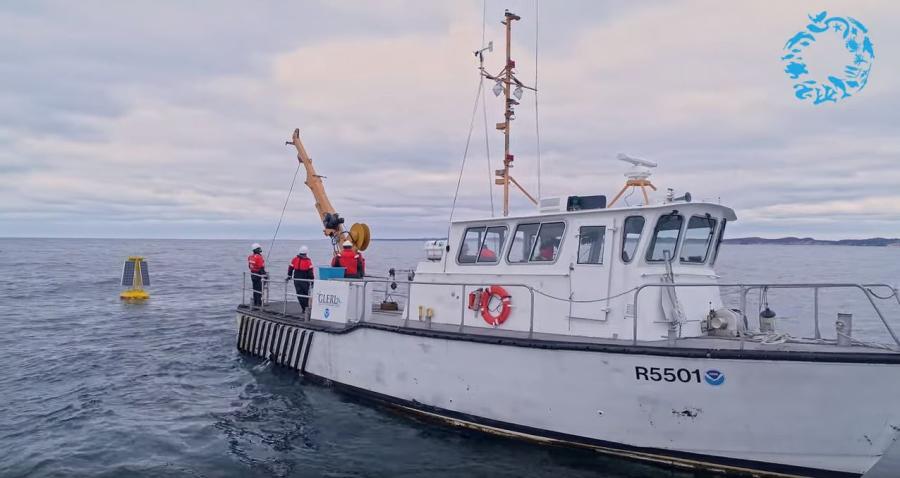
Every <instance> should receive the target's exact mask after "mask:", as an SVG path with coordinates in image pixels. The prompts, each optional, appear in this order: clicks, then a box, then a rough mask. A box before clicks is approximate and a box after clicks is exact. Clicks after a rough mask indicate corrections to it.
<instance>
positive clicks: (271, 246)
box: [265, 161, 300, 263]
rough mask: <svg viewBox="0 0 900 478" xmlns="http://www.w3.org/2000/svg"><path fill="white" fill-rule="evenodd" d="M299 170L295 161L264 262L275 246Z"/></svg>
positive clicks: (267, 260)
mask: <svg viewBox="0 0 900 478" xmlns="http://www.w3.org/2000/svg"><path fill="white" fill-rule="evenodd" d="M299 172H300V162H299V161H297V169H295V170H294V179H291V189H290V190H288V194H287V197H286V198H284V207H282V208H281V216H279V217H278V225H277V226H275V234H273V235H272V242H271V243H270V244H269V252H268V253H266V256H265V258H266V262H267V263H268V262H269V254H271V253H272V249H273V248H274V247H275V238H276V237H278V230H279V229H281V221H282V220H284V211H286V210H287V205H288V202H289V201H290V200H291V193H293V192H294V183H296V182H297V173H299Z"/></svg>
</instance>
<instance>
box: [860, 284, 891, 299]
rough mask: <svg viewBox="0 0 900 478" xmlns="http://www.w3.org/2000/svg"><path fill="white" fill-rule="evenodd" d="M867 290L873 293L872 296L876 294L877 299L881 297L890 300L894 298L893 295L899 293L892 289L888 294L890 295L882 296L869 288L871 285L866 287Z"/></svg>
mask: <svg viewBox="0 0 900 478" xmlns="http://www.w3.org/2000/svg"><path fill="white" fill-rule="evenodd" d="M866 290H867V291H869V294H872V296H874V297H875V298H876V299H881V300H888V299H890V298H892V297H894V296H896V295H897V291H896V290H894V289H892V290H891V293H890V294H888V295H886V296H884V297H882V296H880V295H878V294H876V293H875V291H874V290H872V289H871V288H869V287H866Z"/></svg>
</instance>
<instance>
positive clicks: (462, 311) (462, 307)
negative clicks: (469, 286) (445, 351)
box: [459, 284, 466, 332]
mask: <svg viewBox="0 0 900 478" xmlns="http://www.w3.org/2000/svg"><path fill="white" fill-rule="evenodd" d="M460 287H462V292H461V293H460V294H459V331H460V332H462V331H463V324H465V322H466V285H465V284H460Z"/></svg>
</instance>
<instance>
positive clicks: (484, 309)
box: [481, 285, 511, 327]
mask: <svg viewBox="0 0 900 478" xmlns="http://www.w3.org/2000/svg"><path fill="white" fill-rule="evenodd" d="M494 296H497V297H499V298H500V303H501V305H502V308H501V309H500V313H499V314H497V315H494V314H492V313H491V310H490V309H488V305H489V304H490V303H491V298H492V297H494ZM481 297H482V298H481V318H483V319H484V321H485V322H487V323H489V324H491V325H493V326H495V327H496V326H498V325H500V324H502V323H503V322H506V319H508V318H509V313H510V307H511V305H510V303H509V299H510V295H509V293H507V292H506V289H504V288H503V287H500V286H499V285H492V286H490V287H486V288H485V289H484V293H483V295H482V296H481Z"/></svg>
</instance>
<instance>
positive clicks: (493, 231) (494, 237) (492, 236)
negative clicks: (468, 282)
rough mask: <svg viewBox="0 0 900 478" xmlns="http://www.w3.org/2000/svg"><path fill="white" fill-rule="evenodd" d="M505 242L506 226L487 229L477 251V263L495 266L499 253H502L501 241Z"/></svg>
mask: <svg viewBox="0 0 900 478" xmlns="http://www.w3.org/2000/svg"><path fill="white" fill-rule="evenodd" d="M504 240H506V226H493V227H489V228H487V232H485V234H484V241H483V242H482V243H481V249H480V250H479V251H478V263H479V264H482V263H485V264H496V263H497V260H498V258H499V257H500V253H501V252H502V251H503V241H504Z"/></svg>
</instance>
